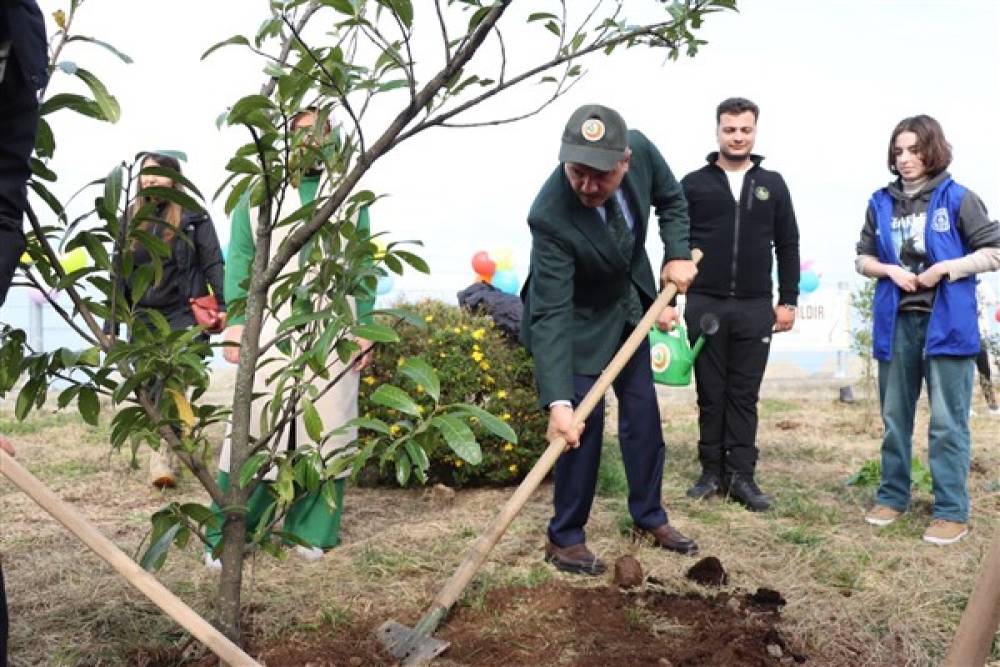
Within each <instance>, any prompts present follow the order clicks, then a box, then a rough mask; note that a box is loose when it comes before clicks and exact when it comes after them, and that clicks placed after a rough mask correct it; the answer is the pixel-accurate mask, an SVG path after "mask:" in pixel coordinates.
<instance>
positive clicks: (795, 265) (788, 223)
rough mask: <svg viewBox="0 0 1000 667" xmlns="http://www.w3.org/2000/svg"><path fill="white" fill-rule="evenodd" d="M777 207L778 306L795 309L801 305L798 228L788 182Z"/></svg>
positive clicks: (782, 189) (775, 211)
mask: <svg viewBox="0 0 1000 667" xmlns="http://www.w3.org/2000/svg"><path fill="white" fill-rule="evenodd" d="M778 180H779V182H780V183H781V196H780V197H778V201H776V202H775V207H774V254H775V257H776V258H777V262H778V303H779V304H780V305H785V306H795V305H798V302H799V270H800V260H799V225H798V223H797V222H796V220H795V209H794V208H793V207H792V196H791V194H789V192H788V186H787V185H786V184H785V180H784V179H783V178H781V176H780V175H779V176H778Z"/></svg>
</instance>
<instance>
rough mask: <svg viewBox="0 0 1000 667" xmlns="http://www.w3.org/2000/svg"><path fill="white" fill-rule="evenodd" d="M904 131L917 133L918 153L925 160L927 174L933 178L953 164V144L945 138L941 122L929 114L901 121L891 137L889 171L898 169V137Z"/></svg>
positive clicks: (893, 171) (894, 171)
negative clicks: (896, 153)
mask: <svg viewBox="0 0 1000 667" xmlns="http://www.w3.org/2000/svg"><path fill="white" fill-rule="evenodd" d="M903 132H912V133H913V134H915V135H917V153H919V154H920V159H921V160H923V162H924V169H925V170H926V172H927V175H928V176H930V177H931V178H933V177H934V176H937V175H938V174H940V173H941V172H942V171H944V170H945V169H947V168H948V165H949V164H951V144H949V143H948V140H947V139H945V138H944V130H942V129H941V123H939V122H937V121H936V120H934V119H933V118H931V117H930V116H928V115H925V114H920V115H919V116H910V117H909V118H904V119H903V120H901V121H899V123H898V124H897V125H896V129H895V130H893V131H892V136H891V137H889V171H890V172H892V173H893V174H898V173H899V172H898V171H896V155H895V152H896V138H897V137H899V135H901V134H902V133H903Z"/></svg>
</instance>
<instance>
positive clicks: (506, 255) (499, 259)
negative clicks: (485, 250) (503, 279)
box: [493, 248, 514, 271]
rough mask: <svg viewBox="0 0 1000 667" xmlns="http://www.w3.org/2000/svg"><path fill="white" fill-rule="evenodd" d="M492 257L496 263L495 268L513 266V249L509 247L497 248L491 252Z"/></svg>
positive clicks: (506, 268) (507, 268) (502, 268)
mask: <svg viewBox="0 0 1000 667" xmlns="http://www.w3.org/2000/svg"><path fill="white" fill-rule="evenodd" d="M493 258H494V260H495V261H496V263H497V268H498V269H500V270H502V271H509V270H510V269H513V268H514V251H513V250H511V249H510V248H497V249H496V251H495V252H494V253H493Z"/></svg>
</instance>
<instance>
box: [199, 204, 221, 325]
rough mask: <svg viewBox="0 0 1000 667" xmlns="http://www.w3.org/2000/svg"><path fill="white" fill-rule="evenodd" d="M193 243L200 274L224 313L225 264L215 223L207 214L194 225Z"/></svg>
mask: <svg viewBox="0 0 1000 667" xmlns="http://www.w3.org/2000/svg"><path fill="white" fill-rule="evenodd" d="M194 243H195V245H196V247H197V251H198V254H197V257H198V261H200V262H201V271H202V274H203V275H204V276H205V280H206V281H207V282H208V284H209V286H210V287H211V288H212V293H213V294H215V297H216V299H217V300H218V302H219V310H223V311H224V310H225V309H226V299H225V288H224V282H225V281H224V276H225V264H224V262H223V259H222V246H221V245H220V244H219V235H218V234H216V232H215V223H213V222H212V218H210V217H209V216H208V215H207V214H206V215H205V217H204V218H203V219H202V220H201V222H199V223H198V224H197V225H195V238H194Z"/></svg>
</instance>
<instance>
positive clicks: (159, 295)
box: [129, 211, 225, 330]
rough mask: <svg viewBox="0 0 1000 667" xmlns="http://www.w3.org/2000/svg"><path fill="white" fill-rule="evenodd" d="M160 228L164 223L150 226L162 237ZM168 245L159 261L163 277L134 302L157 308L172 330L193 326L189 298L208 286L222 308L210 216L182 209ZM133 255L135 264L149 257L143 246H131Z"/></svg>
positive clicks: (218, 261)
mask: <svg viewBox="0 0 1000 667" xmlns="http://www.w3.org/2000/svg"><path fill="white" fill-rule="evenodd" d="M163 231H164V226H163V225H156V226H154V227H153V228H152V233H154V234H155V235H157V236H160V237H161V238H162V236H163ZM170 248H171V250H170V257H168V258H166V259H164V260H163V263H162V264H163V278H162V280H160V282H159V283H157V284H155V285H150V286H149V288H148V289H147V290H146V291H145V293H144V294H143V295H142V298H141V299H140V300H139V303H138V304H137V305H138V306H139V307H140V308H151V309H155V310H158V311H160V312H161V313H162V314H163V315H164V317H166V318H167V320H168V321H169V322H170V326H171V328H172V329H174V330H177V329H183V328H186V327H190V326H194V324H195V321H194V316H193V315H192V313H191V305H190V302H189V299H190V298H191V297H197V296H202V295H204V294H208V293H209V287H211V289H212V292H213V293H214V294H215V295H216V297H217V298H218V300H219V305H220V307H221V309H222V310H225V302H224V299H223V291H224V290H223V268H224V265H223V260H222V249H221V247H220V245H219V237H218V235H217V234H216V232H215V225H214V224H213V223H212V219H211V218H209V217H208V216H207V215H205V214H203V213H191V212H189V211H185V212H184V215H183V216H182V217H181V224H180V233H179V234H176V235H175V236H174V238H173V239H172V240H171V242H170ZM134 255H135V263H136V266H141V265H142V264H146V263H149V262H150V261H151V259H150V255H149V252H148V251H147V250H146V249H145V248H143V247H142V246H140V247H138V248H136V249H135V250H134ZM133 275H134V274H133ZM129 299H130V300H131V296H129Z"/></svg>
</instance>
